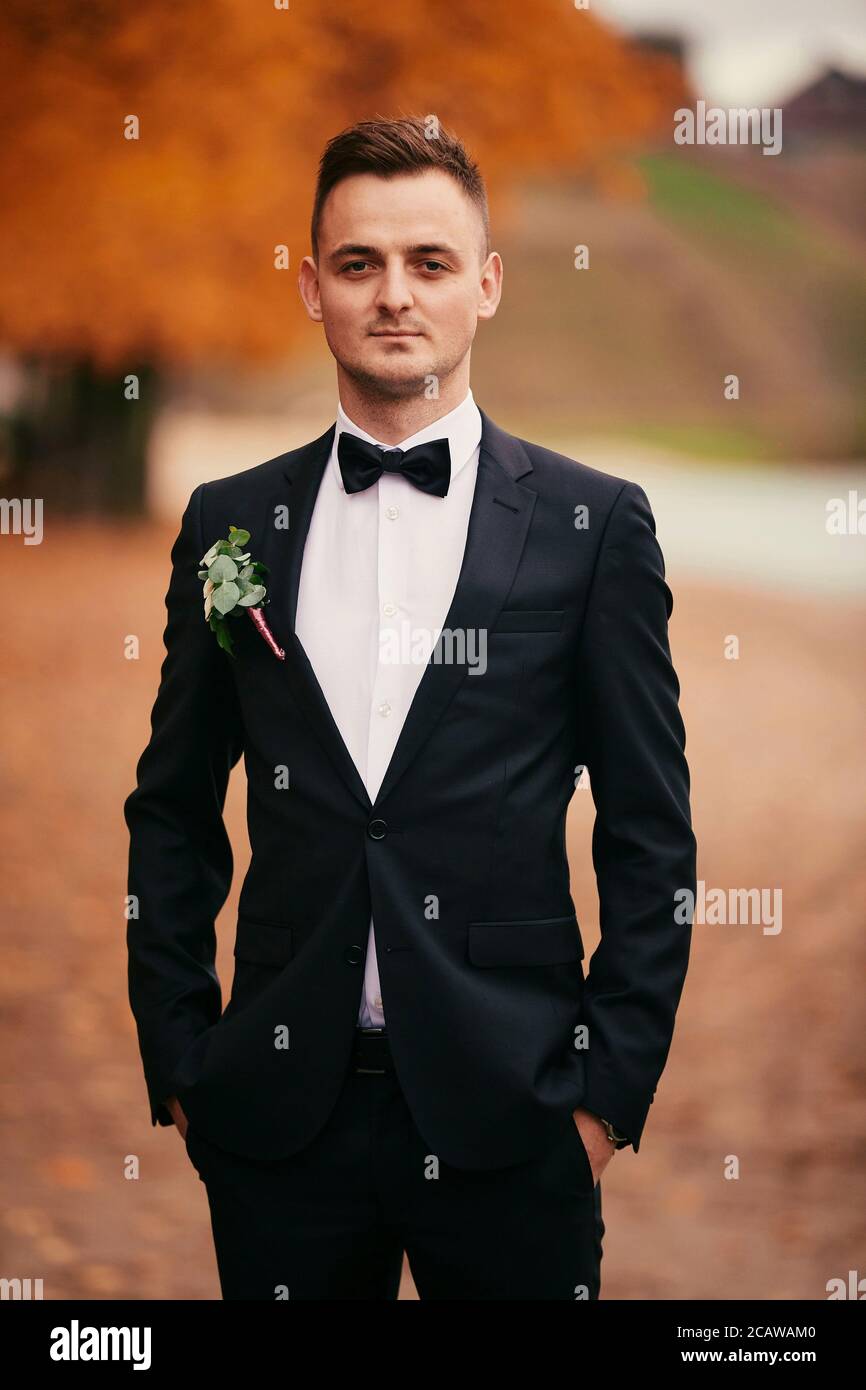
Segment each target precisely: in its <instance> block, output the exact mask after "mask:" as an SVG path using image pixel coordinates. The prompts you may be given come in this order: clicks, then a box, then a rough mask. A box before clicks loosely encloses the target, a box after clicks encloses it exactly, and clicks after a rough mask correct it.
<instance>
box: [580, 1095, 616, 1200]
mask: <svg viewBox="0 0 866 1390" xmlns="http://www.w3.org/2000/svg"><path fill="white" fill-rule="evenodd" d="M573 1118H574V1123H575V1125H576V1126H577V1132H578V1134H579V1135H580V1137H581V1139H582V1140H583V1147H584V1148H585V1149H586V1156H587V1158H588V1159H589V1166H590V1168H591V1169H592V1176H593V1180H594V1181H595V1182H598V1180H599V1178H600V1177H601V1175H602V1173H603V1172H604V1170H605V1168H606V1167H607V1165H608V1164H609V1163H610V1160H611V1159H612V1158H613V1156H614V1154H615V1153H616V1149H615V1148H614V1146H613V1144H612V1143H611V1142H610V1140H609V1139H608V1137H607V1130H606V1129H605V1127H604V1125H603V1124H602V1122H601V1120H600V1119H599V1118H598V1116H597V1115H593V1113H592V1111H591V1110H582V1109H580V1108H578V1109H577V1110H575V1112H574V1117H573Z"/></svg>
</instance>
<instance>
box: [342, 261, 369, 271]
mask: <svg viewBox="0 0 866 1390" xmlns="http://www.w3.org/2000/svg"><path fill="white" fill-rule="evenodd" d="M368 264H369V262H368V261H347V262H346V264H345V265H344V266H343V270H351V269H352V266H355V265H360V266H365V265H368Z"/></svg>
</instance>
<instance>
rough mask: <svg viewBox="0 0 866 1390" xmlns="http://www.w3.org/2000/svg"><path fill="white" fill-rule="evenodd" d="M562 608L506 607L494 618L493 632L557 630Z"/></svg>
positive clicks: (561, 617)
mask: <svg viewBox="0 0 866 1390" xmlns="http://www.w3.org/2000/svg"><path fill="white" fill-rule="evenodd" d="M564 612H565V610H564V609H562V608H534V609H533V608H506V609H504V610H503V611H502V612H501V613H500V614H499V617H498V618H497V619H496V622H495V623H494V624H493V627H492V629H491V631H493V632H558V631H559V629H560V628H561V627H562V619H563V614H564Z"/></svg>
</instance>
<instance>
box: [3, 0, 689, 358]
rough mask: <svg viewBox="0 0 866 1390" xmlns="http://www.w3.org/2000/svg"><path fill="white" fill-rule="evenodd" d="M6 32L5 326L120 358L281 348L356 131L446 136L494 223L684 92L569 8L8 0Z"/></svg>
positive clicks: (43, 344)
mask: <svg viewBox="0 0 866 1390" xmlns="http://www.w3.org/2000/svg"><path fill="white" fill-rule="evenodd" d="M0 41H2V42H0V51H2V57H0V117H2V122H3V128H4V131H5V139H4V141H3V148H2V152H0V177H2V182H3V186H4V187H5V188H6V190H7V192H8V193H9V194H10V195H11V206H10V208H9V211H8V212H7V215H6V217H5V220H4V223H3V225H2V228H0V256H2V262H3V265H4V268H5V269H6V271H7V274H6V276H5V277H4V285H5V287H4V289H3V291H2V297H0V336H2V338H3V339H5V341H6V342H7V344H8V345H10V346H11V347H12V348H14V349H16V350H18V351H28V352H35V353H39V354H42V353H49V352H60V353H69V354H72V355H74V356H76V357H80V356H87V357H90V358H92V359H93V360H94V361H95V362H96V363H97V364H98V365H100V366H102V367H105V368H120V367H122V366H123V365H124V362H125V361H126V360H128V359H129V358H130V357H131V356H132V355H133V354H134V355H135V356H136V357H137V358H139V359H141V358H145V359H149V360H151V361H153V362H161V363H166V364H170V363H183V362H192V361H195V360H201V359H202V358H203V357H205V356H207V357H209V358H211V359H214V358H223V359H224V360H228V359H232V358H234V359H246V360H256V359H258V360H264V359H266V358H269V357H273V356H277V355H281V354H285V353H286V351H287V350H289V349H290V348H291V346H292V344H293V342H295V341H296V340H297V339H298V338H299V336H300V335H301V334H302V333H303V332H304V327H305V324H306V320H305V319H304V317H303V312H302V310H301V308H300V306H299V304H298V302H297V289H296V284H295V279H296V277H295V270H296V267H297V264H298V262H299V261H300V259H301V257H302V256H303V255H305V254H307V253H308V252H309V249H310V247H309V218H310V211H311V205H312V195H313V185H314V181H315V174H316V167H317V162H318V158H319V156H320V154H321V150H322V147H323V145H324V143H325V142H326V140H327V139H329V138H330V137H331V136H332V135H333V134H335V133H336V132H337V131H339V130H341V129H343V128H344V127H345V126H347V125H350V124H351V123H353V122H354V121H356V120H360V119H370V118H373V117H376V116H400V115H407V114H420V115H422V116H426V115H428V114H430V113H433V114H435V115H436V116H437V117H438V118H439V120H440V121H441V122H442V123H443V124H444V125H446V126H447V127H449V128H451V129H454V130H455V131H456V132H457V133H458V134H459V135H460V136H461V138H462V139H464V140H465V142H466V144H467V145H468V147H469V149H470V151H471V152H472V154H473V155H474V157H475V158H476V159H478V160H479V162H480V164H481V168H482V170H483V172H484V174H485V177H486V179H487V183H488V192H489V197H490V203H491V216H492V218H493V224H494V231H495V226H496V210H497V208H498V207H502V206H503V199H504V195H505V193H506V192H507V189H508V186H509V184H511V183H513V182H514V181H515V180H517V179H519V178H521V177H523V176H526V175H534V174H549V173H559V174H574V173H577V172H582V171H587V170H594V169H596V168H597V167H598V166H599V165H600V164H602V163H603V162H604V161H605V160H609V159H610V158H611V157H616V155H617V153H618V152H620V151H622V150H624V149H626V148H628V146H630V145H633V144H634V143H635V142H636V141H639V140H641V139H642V138H644V137H646V136H648V135H651V134H653V133H655V132H657V131H658V130H659V129H660V128H661V129H670V128H671V120H672V116H671V113H672V110H673V109H674V108H675V107H676V106H678V105H681V104H682V103H683V101H684V100H685V99H686V93H685V91H684V88H683V81H682V77H681V75H680V73H679V71H678V69H677V67H676V65H675V64H673V63H672V62H671V61H670V60H668V59H666V58H663V57H650V56H648V55H647V54H646V53H645V52H639V51H637V50H636V49H635V48H634V46H633V45H631V44H630V43H629V42H627V41H626V40H625V39H624V38H622V37H620V36H619V35H617V34H615V33H614V32H612V31H611V30H609V29H607V28H605V27H604V26H603V25H602V24H601V23H600V22H599V21H598V20H596V19H595V18H594V16H593V15H592V14H591V13H590V12H587V11H582V10H576V9H574V8H573V7H571V6H570V5H569V4H568V3H567V0H534V3H533V4H532V5H526V4H525V3H515V2H514V0H498V3H495V4H494V3H490V0H460V4H459V5H458V6H457V7H456V8H451V7H448V6H431V5H430V4H429V3H427V2H426V0H399V3H397V4H394V5H389V6H385V5H380V6H376V5H370V4H369V0H319V3H315V0H290V8H289V9H287V10H283V9H277V8H275V7H274V6H273V4H272V3H271V4H268V3H263V2H262V0H260V2H259V3H256V4H254V3H251V0H209V3H208V4H201V3H200V0H136V3H135V4H133V5H128V6H120V5H117V4H116V3H113V0H87V3H85V4H83V5H82V4H79V5H74V4H71V3H69V0H41V2H40V4H39V5H38V6H35V7H34V6H33V4H32V0H6V3H5V6H4V14H3V17H2V18H0ZM129 115H135V116H137V117H138V118H139V120H140V127H141V128H140V138H139V139H138V140H134V141H132V140H127V139H125V138H124V119H125V118H126V117H127V116H129ZM278 244H285V245H287V246H288V247H289V250H290V270H289V272H288V273H286V272H285V271H280V270H277V269H275V267H274V247H275V246H276V245H278ZM494 244H495V241H494Z"/></svg>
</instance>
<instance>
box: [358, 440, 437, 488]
mask: <svg viewBox="0 0 866 1390" xmlns="http://www.w3.org/2000/svg"><path fill="white" fill-rule="evenodd" d="M337 458H338V460H339V463H340V472H341V473H342V475H343V484H344V486H345V488H346V491H347V492H364V490H365V489H366V488H368V487H372V486H373V484H374V483H376V482H378V481H379V479H380V478H381V476H382V474H383V473H399V474H400V476H401V477H403V478H406V479H407V480H408V481H409V482H410V483H413V484H414V486H415V487H417V488H420V489H421V491H422V492H429V493H430V494H431V496H433V497H445V496H446V495H447V492H448V487H449V484H450V482H451V450H450V448H449V446H448V440H447V439H429V440H428V441H427V443H426V444H416V445H415V448H414V449H385V448H382V447H380V446H379V445H378V444H370V443H369V441H368V440H366V439H359V438H358V436H357V435H356V434H347V433H346V432H345V431H342V432H341V434H340V438H339V439H338V440H337Z"/></svg>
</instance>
